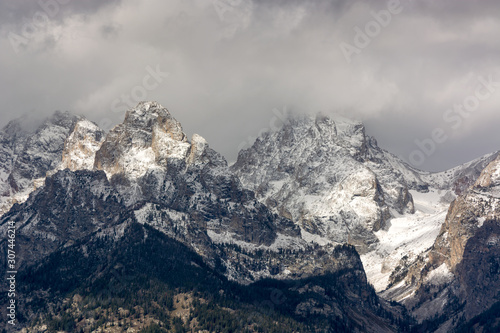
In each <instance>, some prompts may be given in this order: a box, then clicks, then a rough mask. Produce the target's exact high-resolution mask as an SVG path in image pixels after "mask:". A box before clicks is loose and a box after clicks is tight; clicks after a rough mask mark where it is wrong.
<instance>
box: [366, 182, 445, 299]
mask: <svg viewBox="0 0 500 333" xmlns="http://www.w3.org/2000/svg"><path fill="white" fill-rule="evenodd" d="M410 192H411V194H412V196H413V200H414V203H415V214H406V215H399V214H398V213H397V212H394V211H393V212H392V213H393V215H394V216H395V218H393V219H391V220H390V222H389V223H388V226H387V227H386V228H384V230H379V231H377V232H376V233H375V235H376V236H377V238H378V239H379V240H380V243H379V245H378V246H377V249H376V250H374V251H371V252H369V253H366V254H364V255H362V256H361V261H362V262H363V266H364V267H365V271H366V275H367V278H368V281H369V282H370V283H371V284H372V285H373V286H374V287H375V290H377V291H382V290H385V289H386V288H387V285H388V283H389V276H390V275H391V273H392V271H393V270H394V268H395V267H396V266H397V265H398V263H399V261H400V260H401V258H403V257H404V256H405V255H406V256H408V258H409V259H412V258H415V257H417V256H418V255H419V254H421V253H423V252H425V251H427V250H428V249H429V248H430V247H431V246H432V244H434V241H435V240H436V237H437V236H438V234H439V230H440V229H441V225H442V224H443V222H444V220H445V218H446V213H447V211H448V206H449V202H448V200H444V199H443V197H445V198H449V196H450V193H449V192H446V191H441V190H437V189H430V190H429V192H428V193H420V192H417V191H410Z"/></svg>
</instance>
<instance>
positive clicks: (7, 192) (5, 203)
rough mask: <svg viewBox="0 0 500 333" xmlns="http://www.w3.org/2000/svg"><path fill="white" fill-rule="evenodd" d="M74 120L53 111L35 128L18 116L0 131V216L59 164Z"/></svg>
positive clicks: (70, 116) (66, 114) (26, 196)
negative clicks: (50, 115)
mask: <svg viewBox="0 0 500 333" xmlns="http://www.w3.org/2000/svg"><path fill="white" fill-rule="evenodd" d="M78 119H79V118H78V117H76V116H73V115H70V114H69V113H62V112H56V113H54V115H53V116H52V117H50V118H47V119H46V120H45V121H44V122H43V123H42V124H41V125H40V126H38V127H36V128H31V127H32V124H30V121H29V119H26V118H21V119H17V120H14V121H11V122H10V123H9V124H8V125H7V126H5V128H3V129H2V131H0V157H1V158H0V215H1V214H4V213H5V212H7V211H8V210H9V209H10V207H11V206H12V205H13V204H14V203H16V202H22V201H24V200H26V199H27V198H28V195H29V193H31V191H33V190H34V189H35V188H36V186H38V185H40V183H43V179H44V178H45V176H46V173H47V172H48V171H50V170H53V169H55V168H56V167H57V166H58V165H59V163H60V162H61V157H62V151H63V149H64V143H65V141H66V138H67V137H68V136H69V135H70V133H71V132H72V130H73V128H74V126H75V124H76V122H77V120H78Z"/></svg>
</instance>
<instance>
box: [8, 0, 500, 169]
mask: <svg viewBox="0 0 500 333" xmlns="http://www.w3.org/2000/svg"><path fill="white" fill-rule="evenodd" d="M0 32H1V39H0V50H1V51H0V100H1V104H0V115H1V119H0V125H2V126H3V125H5V124H6V123H7V122H8V121H9V120H11V119H13V118H15V117H17V116H19V115H21V114H29V115H31V116H33V117H39V116H41V115H47V114H50V113H52V112H53V111H54V110H63V111H64V110H69V111H71V112H74V113H77V114H83V115H85V116H87V117H88V118H90V119H91V120H93V121H95V122H96V123H98V124H99V125H101V127H105V128H109V127H110V126H112V125H114V124H116V123H118V122H121V121H122V119H123V116H124V112H125V110H126V109H128V108H129V105H131V104H136V102H137V101H139V100H143V99H146V100H156V101H158V102H159V103H161V104H162V105H164V106H165V107H167V108H168V109H169V110H170V112H171V113H172V114H173V116H174V117H175V118H177V119H178V120H179V121H180V122H181V123H182V124H183V127H184V129H185V132H186V133H187V134H188V135H191V134H192V133H198V134H200V135H202V136H204V137H205V138H206V139H207V140H208V142H209V143H210V145H211V146H212V147H213V148H214V149H216V150H218V151H220V152H221V153H223V154H224V155H225V156H226V157H227V158H228V160H230V161H231V160H234V159H235V158H236V155H237V151H238V148H239V147H240V148H241V147H244V146H248V143H249V142H250V141H251V140H252V138H254V137H256V136H257V135H258V134H259V132H261V131H262V130H264V129H265V128H269V127H276V126H279V125H280V124H281V120H280V117H282V114H283V113H284V112H285V110H292V111H295V112H312V113H316V112H319V111H321V112H323V113H325V114H329V113H333V112H337V113H341V114H344V115H346V116H348V117H352V118H357V119H360V120H363V121H364V122H365V124H366V125H367V131H368V133H369V134H370V135H373V136H375V137H376V138H377V140H378V142H379V145H380V146H382V147H383V148H386V149H388V150H390V151H392V152H394V153H396V154H397V155H399V156H401V157H402V158H404V159H405V160H407V161H409V162H411V163H413V164H414V165H415V166H418V167H419V168H421V169H424V170H443V169H446V168H449V167H452V166H455V165H457V164H459V163H463V162H466V161H468V160H470V159H473V158H476V157H479V156H481V155H483V154H486V153H489V152H493V151H496V150H499V149H500V132H499V129H498V128H499V127H498V125H499V124H500V112H499V111H500V84H497V83H495V82H500V63H499V61H500V38H499V32H500V2H499V1H497V0H491V1H490V0H481V1H479V0H462V1H460V0H441V1H419V0H401V1H400V2H399V4H398V1H397V0H391V1H389V2H388V1H373V0H370V1H368V0H364V1H335V0H329V1H327V0H315V1H298V0H282V1H278V0H253V1H252V0H182V1H181V0H178V1H177V0H168V1H165V0H161V1H160V0H122V1H120V0H114V1H102V0H89V1H85V0H83V1H82V0H72V1H70V0H40V1H31V0H0ZM461 105H465V106H461ZM433 134H434V137H433ZM415 140H418V141H419V142H421V143H422V144H421V147H419V146H418V145H417V143H416V142H415ZM434 149H435V152H434V151H433V150H434Z"/></svg>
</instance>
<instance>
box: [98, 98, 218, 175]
mask: <svg viewBox="0 0 500 333" xmlns="http://www.w3.org/2000/svg"><path fill="white" fill-rule="evenodd" d="M206 163H213V164H215V165H224V166H225V165H226V164H227V162H226V160H225V159H224V158H223V157H222V156H221V155H220V154H217V153H216V152H214V151H213V150H211V149H210V148H209V146H208V143H207V142H206V140H205V139H204V138H202V137H201V136H199V135H197V134H195V135H193V137H192V142H191V143H190V142H189V141H188V139H187V137H186V135H185V134H184V132H183V131H182V126H181V124H180V123H179V122H178V121H177V120H176V119H175V118H174V117H173V116H172V115H171V114H170V112H169V111H168V110H167V109H166V108H164V107H163V106H161V105H160V104H158V103H157V102H141V103H139V104H138V105H137V106H136V107H135V108H133V109H131V110H129V111H127V113H126V116H125V120H124V121H123V123H122V124H119V125H117V126H116V127H115V128H113V129H112V130H111V131H110V132H109V133H108V135H107V136H106V139H105V141H104V143H103V144H102V146H101V148H100V149H99V151H97V153H96V160H95V167H96V168H97V169H102V170H104V171H105V172H106V174H107V175H108V176H112V175H114V174H120V173H123V174H124V175H126V176H127V177H129V178H134V179H137V178H139V177H142V176H144V175H145V174H146V172H147V171H148V170H150V169H163V170H166V168H167V167H168V166H169V165H175V166H176V167H177V168H179V167H180V168H181V169H182V168H184V167H185V166H189V165H199V164H206Z"/></svg>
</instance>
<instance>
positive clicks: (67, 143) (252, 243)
mask: <svg viewBox="0 0 500 333" xmlns="http://www.w3.org/2000/svg"><path fill="white" fill-rule="evenodd" d="M318 124H319V125H318V126H319V127H322V128H323V131H325V132H326V131H327V130H329V129H328V126H329V123H328V120H327V119H319V120H318ZM9 126H11V127H13V126H15V123H12V124H10V125H9ZM9 126H8V127H7V129H6V130H5V129H4V132H5V133H7V134H4V139H3V141H2V142H3V143H4V147H7V148H5V149H4V153H5V154H10V155H6V156H9V158H10V159H11V160H12V161H13V162H12V163H11V164H12V165H11V164H8V163H5V167H4V169H5V170H7V171H9V170H10V171H9V172H10V174H9V176H8V177H7V178H6V181H7V184H8V185H5V184H6V183H5V182H3V183H2V186H10V188H11V189H13V188H16V187H15V186H14V185H16V184H20V183H22V182H21V181H19V179H22V180H23V181H24V183H25V184H35V183H36V184H38V185H39V186H38V188H36V189H35V186H31V187H29V186H27V185H25V187H24V188H21V187H20V186H18V187H17V189H28V188H29V189H30V192H31V193H30V195H29V198H28V199H27V200H26V201H22V202H21V201H20V202H19V203H16V204H14V205H13V206H12V208H11V209H10V210H9V211H8V212H7V213H5V214H4V215H3V216H2V219H1V221H0V234H1V235H3V236H2V241H0V246H1V248H2V252H1V253H0V254H1V255H2V258H1V259H0V264H1V265H2V271H0V272H2V273H5V267H6V266H5V262H4V261H5V260H6V258H7V256H6V253H5V249H6V248H7V247H6V237H5V235H6V233H7V231H6V230H7V225H8V224H9V223H12V222H14V223H15V225H16V235H17V236H16V237H17V239H16V242H17V243H16V244H17V245H16V247H17V248H18V249H19V250H18V252H17V256H18V262H17V265H18V267H16V269H18V271H19V272H20V274H21V276H24V278H25V279H26V280H25V282H26V284H28V285H29V281H34V280H33V279H34V278H33V276H38V273H34V272H35V271H36V270H37V269H41V268H40V267H44V266H43V265H49V264H45V263H46V262H52V264H50V265H55V267H58V270H59V271H60V272H63V271H64V272H68V270H69V268H70V267H69V266H71V267H73V268H74V269H77V267H75V266H74V265H73V264H71V262H73V260H77V262H82V263H83V262H86V263H85V264H84V265H83V266H82V267H87V268H88V270H84V271H81V270H77V271H78V272H77V273H78V274H77V273H75V274H76V275H75V276H74V277H71V276H73V275H71V272H70V273H68V274H69V275H68V276H69V278H68V279H69V280H67V281H66V280H65V281H66V282H64V283H63V282H61V281H59V280H58V279H59V278H58V277H57V276H56V277H54V279H49V280H44V281H45V282H44V283H45V285H44V290H45V291H43V292H42V293H38V294H37V295H38V296H37V297H38V299H37V301H36V302H38V303H36V302H35V303H36V304H46V305H48V304H49V303H50V302H52V300H51V299H53V298H54V297H55V299H56V300H57V299H59V301H60V302H63V300H64V297H67V296H68V295H69V294H68V293H74V292H76V289H74V288H77V289H78V286H74V285H71V284H70V285H68V284H67V283H69V282H68V281H72V282H71V283H75V281H86V282H85V283H88V282H89V281H97V280H99V281H100V278H101V277H102V275H101V273H102V272H106V267H107V266H106V265H111V266H110V267H115V266H116V265H118V266H119V264H121V263H117V262H115V261H113V258H112V257H109V256H107V257H106V258H107V259H106V260H104V261H102V262H101V261H100V260H101V259H105V258H101V259H96V258H97V257H98V254H99V253H101V252H102V251H103V250H102V248H101V247H99V246H104V247H105V248H109V249H113V248H116V249H120V250H117V251H118V252H117V253H120V251H122V252H127V251H128V250H127V248H126V246H125V245H123V246H122V245H119V244H121V243H120V242H125V243H124V244H128V243H127V239H128V238H127V237H129V236H127V235H129V233H128V231H127V230H131V229H130V228H132V229H133V230H142V231H141V232H140V233H141V235H142V236H141V237H142V238H141V239H142V240H141V241H140V242H139V240H138V242H139V243H141V242H145V241H146V239H150V240H153V239H157V238H158V237H160V238H162V237H166V238H167V239H169V241H168V242H174V243H175V244H183V246H185V247H186V249H187V251H192V253H193V255H195V256H199V257H200V258H201V260H202V262H203V265H206V268H204V269H208V270H210V272H211V273H210V274H216V275H218V276H220V277H221V278H222V279H223V280H224V279H227V280H229V281H235V282H237V283H238V284H239V285H249V284H251V283H255V282H256V281H261V280H263V279H273V280H272V281H275V280H280V281H302V282H301V283H299V284H293V283H289V284H285V285H284V287H283V288H284V289H283V290H282V291H283V292H286V293H287V294H290V297H292V296H293V299H296V301H294V302H292V304H293V308H288V307H287V310H286V311H287V312H286V316H287V318H295V319H293V320H306V318H308V317H309V316H310V315H315V316H319V318H323V319H321V320H320V322H323V321H324V323H323V324H320V325H326V326H319V327H333V326H331V325H333V324H332V322H334V321H335V322H338V323H341V327H353V328H356V330H358V331H366V330H368V331H370V330H371V331H374V332H379V331H393V330H395V326H394V325H395V320H396V319H397V320H398V321H401V322H408V318H407V317H406V315H405V314H404V312H403V311H402V310H401V309H399V308H395V307H393V306H390V305H389V304H388V303H385V302H383V301H380V300H379V298H378V297H377V296H376V295H375V293H374V290H373V288H371V287H370V286H369V285H368V282H367V280H366V275H365V273H364V270H363V265H362V263H361V261H360V258H359V255H358V254H357V252H356V251H355V250H354V248H352V247H350V246H342V245H341V246H337V244H335V243H328V244H323V245H322V246H320V245H318V244H316V243H311V242H308V241H307V240H304V239H303V234H301V229H300V227H298V226H297V225H296V224H295V223H294V222H293V221H292V220H291V219H290V217H291V218H294V215H290V216H287V215H286V214H277V213H276V212H277V211H273V209H274V208H273V209H269V208H268V207H267V206H266V205H265V204H264V203H263V202H261V201H259V200H257V199H256V196H255V193H254V192H253V191H252V190H251V189H247V188H245V187H244V186H243V185H242V183H241V182H240V179H239V177H238V176H237V175H235V174H233V173H232V172H231V170H230V169H229V168H228V166H227V162H226V160H225V159H224V158H223V157H222V156H221V155H220V154H218V153H217V152H215V151H214V150H212V149H211V148H210V147H209V145H208V144H207V142H206V141H205V140H204V139H203V138H202V137H201V136H199V135H193V137H192V139H191V141H189V140H188V139H187V137H186V135H185V134H184V133H183V131H182V127H181V125H180V124H179V123H178V122H177V121H176V120H175V119H174V118H173V117H172V116H171V114H170V113H169V112H168V111H167V110H166V109H165V108H163V107H162V106H161V105H159V104H158V103H155V102H143V103H140V104H139V105H138V106H137V107H136V108H134V109H132V110H129V111H128V112H127V114H126V117H125V120H124V122H123V123H122V124H120V125H118V126H116V127H115V128H114V129H113V130H111V131H110V132H109V133H107V134H105V133H104V132H103V131H102V130H100V129H99V128H98V127H97V126H96V125H95V124H93V123H91V122H89V121H87V120H85V119H83V118H79V117H73V116H70V115H68V114H55V115H54V117H53V118H51V119H50V120H48V121H47V122H46V123H45V124H44V125H43V126H42V127H40V128H39V129H37V130H35V131H34V132H33V133H34V134H33V133H32V134H29V135H28V134H26V135H24V136H23V139H19V140H18V141H19V142H18V141H16V140H17V139H16V138H17V137H16V133H15V132H16V131H15V130H12V129H11V130H9V128H10V127H9ZM52 130H53V131H54V133H52V132H51V131H52ZM360 131H361V132H363V129H362V128H359V127H357V126H352V127H346V128H340V127H339V132H340V133H344V134H343V135H344V139H342V140H343V141H342V142H341V143H340V144H341V145H344V146H345V147H344V146H343V147H341V148H339V150H343V152H339V154H341V155H342V156H344V154H347V155H349V156H351V160H350V162H349V163H351V165H352V167H354V168H356V170H359V171H360V172H361V173H362V176H363V178H362V179H356V178H355V177H353V178H352V179H349V180H346V181H343V182H341V184H340V186H343V187H345V188H346V189H347V191H348V192H347V194H346V196H350V197H352V198H353V200H348V198H347V197H345V198H342V200H344V201H342V205H343V206H345V207H347V206H349V207H350V208H349V209H350V210H347V209H346V212H345V214H346V216H352V217H353V218H356V219H358V220H362V221H363V223H364V224H363V225H362V228H360V230H361V231H360V233H361V234H362V233H363V232H364V229H363V228H365V229H366V230H373V229H378V228H381V227H382V226H383V223H384V221H385V220H386V219H387V216H388V215H387V214H388V209H389V206H388V205H389V204H388V203H390V205H392V206H394V207H396V208H395V209H399V210H400V211H404V210H412V209H413V208H412V205H411V196H409V195H408V193H407V192H405V188H404V187H403V186H402V185H401V188H400V190H398V191H399V192H398V191H395V192H390V193H389V191H388V190H384V186H388V185H387V184H389V181H387V182H386V183H384V184H380V183H379V180H378V178H377V176H376V175H375V174H374V172H372V171H370V170H369V169H368V168H366V167H364V166H363V164H362V163H361V162H358V159H360V160H361V159H362V158H363V157H362V156H367V155H366V154H367V152H364V148H362V147H363V146H366V145H367V144H368V143H359V142H357V140H359V139H362V137H363V136H362V135H360V134H359V133H360ZM9 133H10V134H9ZM7 135H11V136H10V137H7ZM350 136H352V139H350V138H349V137H350ZM350 140H353V142H351V143H350V144H352V145H354V144H358V143H359V145H358V146H356V147H358V148H359V150H360V151H359V152H357V151H356V150H355V149H352V147H351V146H349V145H348V144H347V143H346V142H347V141H350ZM11 141H12V142H11ZM339 142H340V141H339ZM35 148H36V149H35ZM38 148H40V149H38ZM8 149H11V150H10V151H9V150H8ZM15 149H17V150H15ZM366 149H368V148H366ZM366 149H365V150H366ZM344 150H345V153H344ZM18 151H20V153H17V152H18ZM332 151H335V149H334V150H332ZM14 152H16V154H14ZM42 153H43V154H42ZM329 153H330V151H329V150H328V149H326V147H325V151H324V154H325V156H328V154H329ZM23 154H24V155H23ZM31 154H32V155H33V156H32V155H31ZM40 154H41V155H40ZM18 155H19V156H24V157H23V159H19V157H18ZM347 155H346V156H347ZM37 156H42V157H41V158H38V157H37ZM48 156H50V163H49V157H48ZM18 160H19V161H22V162H23V163H24V164H22V163H21V162H18ZM34 160H37V161H38V160H41V161H42V162H43V163H42V162H40V163H35V164H33V163H31V164H30V163H29V161H34ZM320 160H321V159H320ZM6 161H9V159H6ZM16 163H17V164H16ZM20 163H21V164H20ZM373 163H375V162H373ZM313 164H314V163H313ZM18 165H19V168H20V170H21V171H23V170H24V169H29V170H31V171H30V172H24V171H23V172H21V171H20V170H18V169H16V168H17V166H18ZM323 167H325V168H328V167H327V166H326V164H324V165H323ZM9 168H10V169H9ZM23 168H24V169H23ZM30 168H31V169H30ZM329 170H330V169H329ZM306 174H307V173H306ZM12 175H14V176H12ZM18 175H22V176H23V177H24V178H20V176H18ZM334 177H335V176H334ZM11 178H12V179H15V180H17V182H14V183H12V184H14V185H10V183H9V182H8V181H10V179H11ZM381 178H383V177H382V176H381ZM304 180H307V178H304ZM335 181H338V179H336V180H335ZM365 181H366V182H367V183H365ZM16 186H17V185H16ZM317 186H318V191H319V190H322V186H321V184H319V183H317ZM349 191H350V192H349ZM28 192H29V191H28V190H26V192H23V193H28ZM12 193H13V191H10V192H8V193H7V194H9V195H10V196H12ZM6 198H11V197H8V196H6ZM330 200H334V201H335V198H333V197H331V198H330ZM398 205H399V206H398ZM272 207H276V205H274V206H272ZM336 217H337V218H338V216H336ZM313 222H314V221H313ZM315 223H316V222H315ZM337 223H338V224H343V223H344V222H343V221H341V220H340V219H339V220H337ZM316 224H317V223H316ZM312 225H315V224H314V223H312ZM354 227H358V226H357V225H355V226H354ZM354 227H353V228H354ZM157 233H158V234H157ZM332 233H333V229H332ZM153 234H154V235H155V236H154V237H153ZM134 235H136V234H134ZM148 235H149V236H148ZM157 235H160V236H157ZM356 235H357V234H355V233H351V234H350V237H351V239H355V238H356ZM130 237H132V236H130ZM134 237H135V236H134ZM149 237H151V238H149ZM160 243H162V244H164V241H161V242H160ZM352 243H355V241H353V242H352ZM96 244H97V245H96ZM141 244H142V243H141ZM154 244H156V245H155V246H153V247H151V248H149V250H148V251H152V253H161V252H162V251H165V250H166V249H165V248H164V247H163V245H158V244H157V242H156V241H155V242H154ZM158 246H159V247H158ZM176 246H177V245H176ZM96 247H97V248H96ZM148 253H149V252H148ZM69 254H71V256H68V255H69ZM102 254H104V253H102ZM143 254H144V253H143V252H140V253H138V254H137V255H140V256H142V255H143ZM75 256H77V257H75ZM55 258H58V259H55ZM64 258H66V259H64ZM70 258H71V259H70ZM141 258H144V259H143V260H149V257H147V256H146V257H141ZM146 258H147V259H146ZM91 259H92V260H91ZM54 260H56V261H55V262H54ZM89 260H90V261H89ZM96 260H97V261H96ZM132 261H133V262H134V260H132ZM94 262H100V264H98V265H97V264H94ZM68 264H70V265H69V266H68ZM186 264H187V265H191V264H190V263H189V262H188V263H186ZM155 265H160V264H159V263H157V262H155ZM165 265H167V266H168V263H165ZM195 265H198V266H199V265H200V264H199V263H196V261H195ZM162 269H164V268H162V266H161V265H160V266H158V270H162ZM30 272H31V273H30ZM33 274H35V275H33ZM171 274H174V275H175V272H171ZM42 276H47V275H46V274H42ZM322 276H323V277H324V278H321V277H322ZM163 278H165V276H164V277H163ZM163 278H162V279H163ZM315 279H319V280H315ZM56 281H59V282H56ZM58 283H62V285H63V286H65V288H64V289H61V290H59V289H58V287H57V285H58ZM224 283H226V282H224ZM61 288H62V287H61ZM72 288H73V289H72ZM231 288H232V287H231ZM280 288H281V287H280ZM52 290H59V291H57V292H56V293H55V291H54V292H53V291H52ZM218 292H219V291H218V290H217V291H216V292H215V293H214V294H212V296H213V297H215V296H214V295H215V294H216V293H218ZM220 292H224V288H223V289H221V291H220ZM54 293H55V294H54ZM28 294H29V291H26V293H25V294H24V295H28ZM297 295H302V296H300V297H298V296H297ZM56 296H57V297H56ZM58 297H59V298H58ZM26 299H27V300H29V302H27V303H23V304H22V305H21V308H23V309H26V311H27V312H26V313H27V318H25V320H26V321H25V324H27V323H28V322H29V320H32V319H34V318H36V317H37V316H38V315H39V314H40V313H42V312H37V311H41V310H35V308H34V307H33V304H34V303H30V302H31V301H32V300H33V299H32V298H30V297H27V296H26ZM3 301H5V299H3ZM3 301H2V302H3ZM40 302H41V303H40ZM44 302H45V303H44ZM56 303H57V302H56ZM50 304H52V303H50ZM280 304H281V303H280ZM51 306H52V305H51ZM42 314H43V313H42ZM52 314H53V315H57V316H59V315H60V314H57V313H56V312H53V313H52ZM359 314H363V315H359ZM46 315H48V314H47V313H46ZM300 318H302V319H300ZM61 320H62V319H61ZM328 322H330V324H328ZM325 323H326V324H325ZM329 325H330V326H329ZM343 325H344V326H343ZM345 325H347V326H345ZM363 327H365V328H363ZM306 331H307V330H306Z"/></svg>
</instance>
